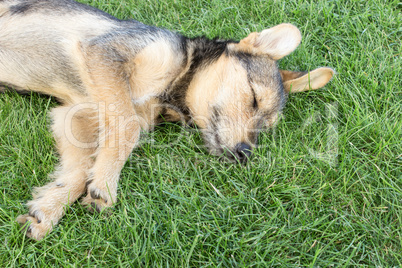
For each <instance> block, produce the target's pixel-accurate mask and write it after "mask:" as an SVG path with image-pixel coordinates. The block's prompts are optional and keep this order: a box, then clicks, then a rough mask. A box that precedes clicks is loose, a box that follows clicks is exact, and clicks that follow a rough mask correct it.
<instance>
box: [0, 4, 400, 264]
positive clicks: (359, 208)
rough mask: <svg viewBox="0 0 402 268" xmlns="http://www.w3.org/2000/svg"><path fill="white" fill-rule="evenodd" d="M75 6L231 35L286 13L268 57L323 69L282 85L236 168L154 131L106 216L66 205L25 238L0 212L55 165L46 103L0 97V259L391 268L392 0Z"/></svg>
mask: <svg viewBox="0 0 402 268" xmlns="http://www.w3.org/2000/svg"><path fill="white" fill-rule="evenodd" d="M86 3H89V4H92V5H94V6H97V7H99V8H101V9H103V10H106V11H107V12H109V13H111V14H113V15H115V16H117V17H119V18H135V19H137V20H140V21H142V22H144V23H148V24H153V25H157V26H160V27H165V28H168V29H171V30H174V31H179V32H180V33H183V34H186V35H188V36H197V35H206V36H208V37H214V36H220V37H224V38H231V39H241V38H242V37H244V36H246V35H247V34H248V33H250V32H252V31H260V30H262V29H264V28H268V27H271V26H273V25H276V24H279V23H282V22H290V23H293V24H294V25H296V26H298V27H299V28H300V30H301V32H302V36H303V40H302V43H301V45H300V46H299V48H298V49H297V50H296V51H295V52H294V53H293V54H291V55H290V56H288V57H287V58H286V59H283V60H282V61H281V62H280V66H281V68H284V69H290V70H312V69H314V68H316V67H318V66H330V67H333V68H334V69H335V70H336V71H337V75H336V76H335V78H334V79H333V80H332V81H331V82H330V83H329V84H328V85H327V86H326V87H325V89H323V90H319V91H315V92H307V93H301V94H295V95H292V96H290V98H289V100H288V103H287V106H286V110H285V117H284V118H283V120H281V122H280V123H279V124H278V126H277V127H276V128H275V129H274V130H271V131H269V132H265V133H262V134H261V139H260V143H261V144H262V146H261V148H259V149H258V150H257V152H256V153H255V154H254V157H253V159H252V161H250V163H248V164H247V165H246V166H239V165H234V164H229V163H223V162H220V161H219V160H218V159H217V158H215V157H213V156H209V155H208V154H207V153H206V152H205V151H204V149H203V148H202V142H201V137H200V135H199V133H198V132H196V131H195V130H191V129H185V128H184V127H181V126H179V125H174V124H165V125H164V126H161V127H157V128H156V131H155V132H154V133H153V134H150V135H149V136H148V137H146V139H147V140H149V141H151V140H153V144H151V143H145V142H144V144H143V146H142V147H140V148H138V149H136V150H135V151H134V152H133V154H132V156H131V157H130V160H129V161H128V162H127V164H126V167H125V168H124V170H123V172H122V176H121V182H120V185H119V201H118V204H117V206H116V207H115V209H114V211H113V213H112V215H111V216H110V217H109V218H107V217H106V216H104V215H91V214H90V213H88V212H87V211H86V210H85V208H83V207H82V206H80V205H79V204H74V205H73V206H72V207H71V208H70V209H69V211H68V213H67V215H66V216H65V217H64V218H63V219H62V221H61V222H60V224H59V225H58V226H57V227H56V229H55V230H54V231H53V232H52V233H51V234H50V235H48V236H47V237H46V238H45V239H43V240H42V241H40V242H35V241H32V240H29V239H26V238H25V237H24V236H23V235H22V234H21V233H20V232H19V226H18V224H17V223H16V222H15V218H16V217H17V215H19V214H21V213H26V211H27V210H26V207H25V206H24V203H25V202H26V201H27V200H29V199H31V191H32V188H33V187H34V186H40V185H44V184H45V183H46V182H47V181H49V178H47V174H48V173H50V172H51V171H52V170H53V168H54V166H55V164H56V163H57V157H56V154H55V151H54V148H53V146H54V142H53V140H52V136H51V134H50V133H49V131H48V119H47V116H46V115H47V113H48V111H49V109H50V107H53V106H55V105H56V103H55V102H54V100H52V99H49V98H46V97H43V96H37V95H32V96H30V97H24V96H19V95H17V94H13V93H7V94H2V95H0V126H1V128H0V189H1V191H0V198H1V201H0V240H1V241H2V242H3V243H1V245H0V267H7V266H8V267H28V266H39V267H41V266H54V265H56V266H66V267H69V266H74V267H80V266H87V265H88V266H92V265H96V266H98V267H116V266H130V265H131V266H133V267H139V266H140V267H141V266H142V267H146V266H158V267H184V266H191V267H215V266H220V267H231V266H244V267H266V266H276V267H277V266H282V267H285V266H286V267H287V266H290V267H300V266H303V267H304V266H315V267H324V266H336V267H338V266H343V267H344V266H381V267H391V266H402V143H401V140H402V133H401V132H402V116H401V115H402V108H401V107H402V105H401V104H402V98H401V93H402V91H401V85H402V77H401V73H402V60H401V55H402V54H401V52H402V48H401V37H402V15H401V9H402V5H401V4H400V2H399V1H380V0H364V1H363V0H362V1H347V0H344V1H323V0H317V1H301V0H299V1H297V0H294V1H283V0H277V1H273V0H270V1H262V0H248V1H244V0H232V1H229V0H224V1H217V0H210V1H207V0H196V1H186V0H175V1H143V0H129V1H117V0H109V1H106V0H102V1H86ZM0 42H1V41H0ZM171 144H173V145H171Z"/></svg>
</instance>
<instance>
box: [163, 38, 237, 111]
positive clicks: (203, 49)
mask: <svg viewBox="0 0 402 268" xmlns="http://www.w3.org/2000/svg"><path fill="white" fill-rule="evenodd" d="M232 42H233V41H220V40H217V39H214V40H210V39H208V38H206V37H196V38H192V39H191V38H186V37H182V39H181V49H182V52H183V53H184V54H185V55H186V57H185V60H184V62H183V64H186V63H187V61H188V58H189V57H190V67H189V69H188V71H187V73H186V74H185V75H184V76H183V77H182V78H181V79H180V80H179V81H176V82H175V83H173V84H172V85H171V86H170V88H169V89H168V90H167V91H166V92H165V93H164V94H162V95H161V96H160V99H161V101H162V103H168V104H170V105H173V106H175V107H177V108H178V109H179V110H180V112H181V113H183V114H184V115H185V116H189V115H190V111H189V110H188V107H187V105H186V103H185V98H186V94H187V90H188V86H189V85H190V83H191V81H192V80H193V78H194V75H195V74H196V73H197V72H198V71H199V70H200V69H202V68H204V67H206V66H208V65H210V64H212V63H214V62H215V61H216V60H217V59H218V58H219V57H220V56H222V54H223V53H225V51H226V50H227V44H228V43H232ZM191 49H193V53H192V54H191V55H189V54H188V51H189V50H190V51H191Z"/></svg>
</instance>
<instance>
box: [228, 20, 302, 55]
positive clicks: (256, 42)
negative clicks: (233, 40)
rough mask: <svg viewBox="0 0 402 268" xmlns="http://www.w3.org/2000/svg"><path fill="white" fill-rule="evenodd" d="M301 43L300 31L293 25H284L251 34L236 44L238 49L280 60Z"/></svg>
mask: <svg viewBox="0 0 402 268" xmlns="http://www.w3.org/2000/svg"><path fill="white" fill-rule="evenodd" d="M300 41H301V34H300V31H299V29H297V27H296V26H293V25H292V24H288V23H283V24H279V25H277V26H275V27H272V28H270V29H266V30H264V31H262V32H261V33H251V34H249V35H248V36H247V37H246V38H244V39H242V40H241V41H240V42H239V43H238V44H236V45H235V46H236V49H237V50H240V51H243V52H247V53H250V54H254V55H261V54H265V55H269V56H270V57H271V58H272V59H274V60H279V59H281V58H283V57H285V56H286V55H289V54H290V53H291V52H293V50H295V49H296V48H297V46H298V45H299V44H300Z"/></svg>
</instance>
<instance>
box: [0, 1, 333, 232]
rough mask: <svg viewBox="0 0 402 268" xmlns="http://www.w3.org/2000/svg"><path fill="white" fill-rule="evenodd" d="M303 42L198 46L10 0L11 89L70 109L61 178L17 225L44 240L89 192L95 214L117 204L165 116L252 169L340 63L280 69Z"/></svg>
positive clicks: (5, 9) (5, 63)
mask: <svg viewBox="0 0 402 268" xmlns="http://www.w3.org/2000/svg"><path fill="white" fill-rule="evenodd" d="M300 39H301V36H300V32H299V31H298V29H297V28H296V27H294V26H292V25H289V24H281V25H278V26H276V27H273V28H271V29H267V30H264V31H263V32H261V33H252V34H250V35H249V36H248V37H246V38H244V39H243V40H241V41H240V42H233V41H221V40H208V39H206V38H195V39H189V38H186V37H183V36H181V35H179V34H176V33H172V32H170V31H168V30H164V29H159V28H156V27H152V26H147V25H144V24H142V23H140V22H137V21H121V20H118V19H116V18H114V17H112V16H110V15H108V14H106V13H104V12H102V11H99V10H97V9H94V8H92V7H88V6H85V5H82V4H79V3H76V2H74V1H72V0H28V1H25V0H24V1H23V0H0V91H2V90H4V89H6V88H9V87H10V88H14V89H16V90H17V91H21V90H30V91H36V92H40V93H44V94H48V95H52V96H55V97H57V98H58V99H59V100H60V102H61V103H62V106H61V107H58V108H55V109H53V110H52V112H51V114H52V119H53V125H52V129H53V132H54V135H55V139H56V143H57V146H58V151H59V154H60V166H59V168H58V169H57V171H56V172H55V174H54V176H55V178H56V180H55V181H54V182H52V183H50V184H48V185H46V186H44V187H42V188H40V189H38V190H37V191H36V194H35V195H34V200H33V201H30V202H29V203H28V206H29V214H27V215H22V216H20V217H19V218H18V221H19V222H20V223H23V224H24V223H26V222H27V221H29V222H30V223H29V224H30V225H29V227H28V232H27V234H28V235H29V236H31V237H33V238H35V239H41V238H42V237H43V236H44V235H45V234H46V233H47V232H48V231H50V230H51V229H52V226H53V225H54V224H57V222H58V221H59V220H60V218H61V217H62V216H63V214H64V206H65V205H68V204H71V203H72V202H74V201H75V200H77V199H78V198H79V197H80V196H81V195H83V194H84V193H85V192H87V196H86V197H85V198H84V199H83V203H84V204H87V205H89V207H90V208H93V209H95V210H97V211H100V210H102V209H103V208H106V207H110V206H112V205H113V203H114V202H115V201H116V195H117V182H118V179H119V174H120V171H121V169H122V167H123V165H124V163H125V161H126V160H127V158H128V156H129V154H130V153H131V151H132V149H133V148H134V147H135V146H136V143H137V141H138V138H139V134H140V130H151V129H152V127H153V126H154V125H155V124H157V123H159V122H161V119H162V120H168V121H182V120H185V121H189V120H191V121H192V122H194V123H195V124H197V126H199V127H200V128H201V129H202V131H203V134H204V138H205V142H206V145H207V147H208V148H209V150H210V152H212V153H213V154H226V156H228V157H229V158H232V159H237V160H239V161H242V162H244V161H245V160H247V158H248V157H249V156H250V154H251V150H252V148H253V147H255V145H256V142H257V135H258V132H259V131H260V130H261V129H262V128H263V127H264V126H266V127H270V126H272V125H273V124H274V123H275V122H276V121H277V119H278V117H279V115H280V112H281V109H282V108H283V106H284V103H285V100H286V95H287V93H289V92H290V91H292V92H297V91H303V90H307V89H316V88H319V87H322V86H324V85H325V84H326V83H327V82H328V81H329V80H330V79H331V77H332V74H333V71H332V69H329V68H320V69H316V70H314V71H312V72H310V73H309V74H307V73H299V72H290V71H281V70H278V68H277V65H276V60H278V59H280V58H282V57H284V56H286V55H288V54H289V53H291V52H292V51H293V50H294V49H295V48H296V47H297V46H298V44H299V43H300Z"/></svg>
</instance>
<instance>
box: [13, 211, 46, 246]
mask: <svg viewBox="0 0 402 268" xmlns="http://www.w3.org/2000/svg"><path fill="white" fill-rule="evenodd" d="M16 220H17V222H18V223H19V224H20V225H21V226H22V229H21V230H22V231H23V232H25V234H26V236H28V237H30V238H32V239H35V240H37V241H39V240H41V239H42V238H43V237H45V235H46V234H47V233H49V232H50V231H51V230H52V225H51V224H46V222H44V221H41V220H39V219H37V218H36V217H35V216H33V215H30V214H25V215H20V216H18V217H17V219H16Z"/></svg>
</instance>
